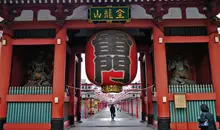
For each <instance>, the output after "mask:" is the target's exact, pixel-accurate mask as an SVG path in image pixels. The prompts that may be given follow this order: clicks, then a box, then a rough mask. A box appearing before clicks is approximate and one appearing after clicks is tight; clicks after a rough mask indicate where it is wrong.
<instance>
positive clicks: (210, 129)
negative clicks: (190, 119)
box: [198, 104, 217, 130]
mask: <svg viewBox="0 0 220 130" xmlns="http://www.w3.org/2000/svg"><path fill="white" fill-rule="evenodd" d="M200 109H201V111H202V113H201V114H200V117H199V119H198V121H199V123H204V122H205V121H208V126H207V127H201V126H200V129H201V130H217V129H216V124H215V119H214V115H213V114H212V113H210V112H209V108H208V106H207V105H206V104H202V105H201V106H200Z"/></svg>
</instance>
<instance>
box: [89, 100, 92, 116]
mask: <svg viewBox="0 0 220 130" xmlns="http://www.w3.org/2000/svg"><path fill="white" fill-rule="evenodd" d="M89 111H90V116H92V98H90V109H89Z"/></svg>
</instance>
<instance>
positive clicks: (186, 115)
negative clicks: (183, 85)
mask: <svg viewBox="0 0 220 130" xmlns="http://www.w3.org/2000/svg"><path fill="white" fill-rule="evenodd" d="M201 104H206V105H207V106H208V107H209V111H210V112H211V113H213V114H214V117H215V118H216V111H215V101H213V100H209V101H208V100H207V101H187V107H186V108H177V109H176V108H175V105H174V102H170V118H171V122H197V120H198V117H199V116H200V113H201V111H200V105H201ZM215 120H216V119H215Z"/></svg>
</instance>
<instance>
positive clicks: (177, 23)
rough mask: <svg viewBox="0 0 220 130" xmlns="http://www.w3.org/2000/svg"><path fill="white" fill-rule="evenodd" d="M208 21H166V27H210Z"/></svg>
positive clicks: (164, 24)
mask: <svg viewBox="0 0 220 130" xmlns="http://www.w3.org/2000/svg"><path fill="white" fill-rule="evenodd" d="M208 22H209V20H207V19H165V20H163V26H164V27H201V26H208Z"/></svg>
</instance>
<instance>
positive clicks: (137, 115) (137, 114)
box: [136, 97, 139, 118]
mask: <svg viewBox="0 0 220 130" xmlns="http://www.w3.org/2000/svg"><path fill="white" fill-rule="evenodd" d="M138 105H139V103H138V97H136V118H138V117H139V113H138V109H139V107H138Z"/></svg>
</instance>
